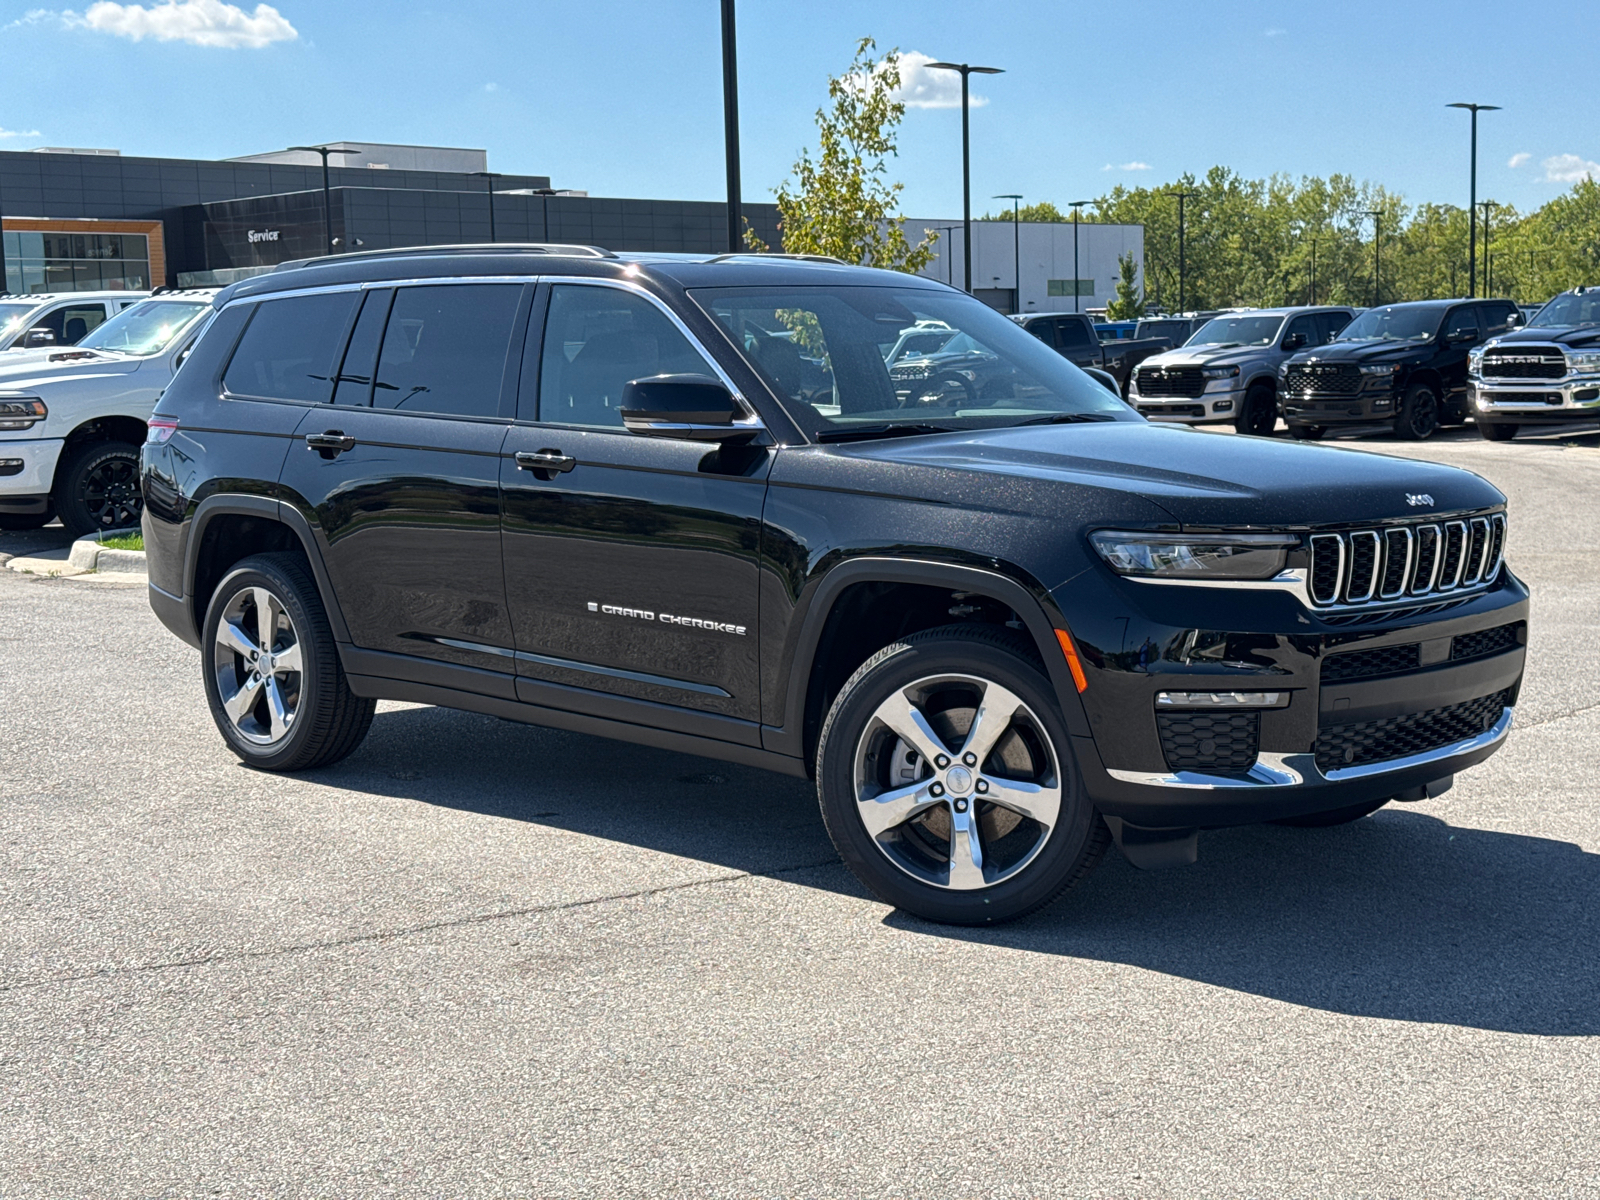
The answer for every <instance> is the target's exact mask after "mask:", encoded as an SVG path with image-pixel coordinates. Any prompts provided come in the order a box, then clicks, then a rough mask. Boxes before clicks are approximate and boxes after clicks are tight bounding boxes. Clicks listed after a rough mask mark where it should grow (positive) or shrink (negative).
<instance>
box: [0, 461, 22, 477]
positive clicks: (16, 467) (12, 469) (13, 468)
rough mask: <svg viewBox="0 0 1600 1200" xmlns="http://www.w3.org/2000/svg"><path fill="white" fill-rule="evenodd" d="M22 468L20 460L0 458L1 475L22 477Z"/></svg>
mask: <svg viewBox="0 0 1600 1200" xmlns="http://www.w3.org/2000/svg"><path fill="white" fill-rule="evenodd" d="M22 467H23V462H22V460H21V459H20V458H0V475H21V474H22Z"/></svg>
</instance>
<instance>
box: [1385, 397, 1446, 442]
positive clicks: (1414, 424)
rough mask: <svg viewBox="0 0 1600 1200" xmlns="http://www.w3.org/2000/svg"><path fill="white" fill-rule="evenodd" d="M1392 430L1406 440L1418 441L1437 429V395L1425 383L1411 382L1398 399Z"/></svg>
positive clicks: (1429, 436)
mask: <svg viewBox="0 0 1600 1200" xmlns="http://www.w3.org/2000/svg"><path fill="white" fill-rule="evenodd" d="M1394 431H1395V433H1396V434H1397V435H1398V436H1399V437H1402V438H1404V439H1405V440H1406V441H1408V442H1420V441H1424V440H1426V439H1427V438H1431V437H1432V436H1433V435H1434V434H1435V433H1437V432H1438V431H1439V396H1438V394H1437V393H1436V392H1435V391H1434V390H1433V388H1432V387H1430V386H1429V385H1428V384H1426V383H1413V384H1412V385H1411V386H1410V387H1408V388H1407V389H1406V394H1405V397H1404V398H1403V399H1402V400H1401V401H1400V415H1399V416H1397V417H1396V418H1395V419H1394Z"/></svg>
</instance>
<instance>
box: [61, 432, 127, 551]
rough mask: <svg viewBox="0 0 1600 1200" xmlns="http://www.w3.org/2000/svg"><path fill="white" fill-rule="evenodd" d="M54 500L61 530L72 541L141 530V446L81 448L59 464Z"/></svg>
mask: <svg viewBox="0 0 1600 1200" xmlns="http://www.w3.org/2000/svg"><path fill="white" fill-rule="evenodd" d="M51 497H52V499H53V501H54V506H55V510H56V514H57V515H58V516H59V517H60V518H61V524H62V527H63V528H65V529H66V531H67V533H68V534H70V535H71V536H72V537H75V538H80V537H83V536H84V535H85V534H90V533H97V532H100V531H103V530H107V529H131V528H133V527H135V526H137V525H138V524H139V517H140V515H141V514H142V513H143V512H144V497H143V495H141V493H140V491H139V447H137V446H130V445H129V444H128V443H127V442H91V443H89V444H88V445H87V446H80V447H78V448H77V449H76V450H73V451H72V452H70V453H69V454H68V455H67V456H66V457H65V459H64V460H63V461H61V462H59V463H57V464H56V483H55V489H54V491H52V492H51Z"/></svg>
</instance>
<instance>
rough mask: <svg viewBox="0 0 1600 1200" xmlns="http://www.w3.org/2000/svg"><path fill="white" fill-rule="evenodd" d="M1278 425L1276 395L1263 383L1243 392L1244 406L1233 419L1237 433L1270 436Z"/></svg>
mask: <svg viewBox="0 0 1600 1200" xmlns="http://www.w3.org/2000/svg"><path fill="white" fill-rule="evenodd" d="M1277 427H1278V396H1277V393H1275V392H1274V391H1273V390H1272V389H1271V388H1270V387H1267V386H1266V385H1265V384H1257V385H1256V386H1255V387H1252V388H1251V389H1250V390H1249V391H1248V392H1246V393H1245V394H1244V408H1243V409H1242V410H1241V411H1240V412H1239V415H1238V416H1237V417H1235V418H1234V420H1233V428H1234V429H1235V430H1236V431H1237V432H1239V433H1247V434H1251V435H1252V436H1254V437H1271V436H1272V431H1273V430H1274V429H1276V428H1277Z"/></svg>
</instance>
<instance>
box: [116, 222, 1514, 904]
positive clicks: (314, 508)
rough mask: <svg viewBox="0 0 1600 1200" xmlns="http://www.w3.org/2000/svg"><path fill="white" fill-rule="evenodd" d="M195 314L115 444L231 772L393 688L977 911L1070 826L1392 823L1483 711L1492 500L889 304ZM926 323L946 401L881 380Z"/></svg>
mask: <svg viewBox="0 0 1600 1200" xmlns="http://www.w3.org/2000/svg"><path fill="white" fill-rule="evenodd" d="M215 304H216V308H217V313H216V316H215V318H214V320H213V322H212V325H211V327H210V329H209V330H208V331H207V333H206V334H205V335H204V336H203V337H202V338H201V340H200V343H199V345H198V347H197V348H196V350H195V351H194V353H193V354H192V355H191V357H190V359H189V362H188V363H187V364H186V366H185V367H184V369H183V371H182V372H180V373H179V375H178V376H177V378H176V379H175V380H174V381H173V383H172V386H171V387H169V388H168V389H167V392H166V395H165V396H163V398H162V400H161V402H160V404H159V405H158V406H157V409H156V413H155V416H154V417H153V418H152V420H151V423H150V437H149V441H148V442H147V443H146V445H145V447H144V476H143V481H144V493H145V499H146V507H145V513H144V531H145V541H146V546H147V547H148V550H149V565H150V593H149V594H150V600H151V604H152V605H153V607H154V608H155V611H156V613H157V614H158V615H159V617H160V618H161V620H162V621H163V622H165V623H166V625H167V626H168V627H169V628H171V629H172V630H173V631H174V632H175V633H177V634H178V635H179V636H180V637H182V638H184V639H185V640H186V641H188V642H189V643H191V644H192V645H194V646H195V647H197V648H198V649H199V650H200V654H201V659H200V661H201V672H200V675H201V684H202V686H203V688H204V692H205V696H206V699H207V701H208V703H209V705H210V708H211V712H212V715H213V717H214V718H215V721H216V724H217V727H218V729H219V730H220V731H221V734H222V737H223V738H224V740H225V741H226V743H227V745H228V747H229V748H230V749H231V750H232V751H233V752H234V753H235V754H237V755H238V756H239V757H240V758H242V759H243V760H245V761H246V762H248V763H251V764H253V765H255V766H257V767H259V768H263V769H266V770H294V769H300V768H307V767H314V766H324V765H326V764H329V763H332V762H335V761H337V760H338V759H340V758H342V757H343V756H345V755H347V754H349V753H350V752H351V751H352V750H354V749H355V747H356V746H357V745H358V744H359V743H360V742H361V740H362V738H363V736H364V735H365V733H366V731H367V727H368V725H369V723H370V722H371V720H372V714H373V704H374V702H375V701H376V700H378V699H380V698H390V699H398V700H409V701H417V702H423V703H428V704H437V705H444V706H448V707H454V708H461V709H467V710H470V711H474V712H480V713H491V714H495V715H498V716H502V717H506V718H509V719H511V720H517V721H526V722H531V723H534V724H542V725H550V726H556V727H559V728H563V729H569V730H578V731H582V732H586V733H592V734H600V735H604V736H607V737H612V738H620V739H623V740H627V741H634V742H641V743H645V744H648V745H652V746H659V747H666V748H670V749H674V750H680V751H685V752H691V753H695V754H704V755H709V756H713V757H721V758H724V759H729V760H734V761H738V762H743V763H749V764H754V765H756V766H760V767H765V768H770V769H772V770H775V771H782V772H787V773H790V774H793V775H798V776H808V775H809V776H814V777H815V779H816V781H817V787H818V792H819V797H820V801H821V807H822V814H823V817H824V820H825V822H826V824H827V828H828V831H829V833H830V834H831V835H832V837H833V840H834V843H835V845H836V846H837V847H838V849H839V852H840V854H841V855H842V856H843V858H844V860H845V861H846V862H847V863H848V864H849V865H850V867H851V868H852V869H853V870H854V871H855V872H856V873H857V874H858V875H859V876H860V878H861V879H862V880H863V881H864V883H865V884H866V885H867V886H868V887H870V888H871V889H872V890H873V891H874V892H875V893H877V894H878V895H879V896H881V897H882V898H883V899H885V900H886V901H888V902H889V903H891V904H895V905H898V906H901V907H903V908H905V909H907V910H909V911H912V912H916V913H920V914H922V915H924V916H927V917H930V918H933V919H936V920H941V921H951V922H966V923H984V922H990V921H997V920H1004V919H1006V918H1010V917H1015V916H1017V915H1019V914H1021V913H1024V912H1027V911H1030V910H1032V909H1034V908H1037V907H1039V906H1040V905H1043V904H1045V903H1047V902H1049V901H1050V900H1051V899H1053V898H1054V897H1055V896H1057V895H1058V894H1060V893H1061V892H1062V891H1064V890H1065V889H1067V888H1068V887H1070V886H1072V884H1074V883H1075V882H1076V881H1077V880H1078V879H1079V878H1081V877H1082V876H1083V875H1084V874H1085V873H1086V872H1087V871H1088V870H1089V869H1090V867H1092V866H1093V865H1094V863H1095V862H1096V860H1097V859H1098V858H1099V856H1100V855H1101V853H1102V852H1103V851H1104V849H1105V847H1106V846H1107V844H1108V843H1109V842H1110V841H1116V842H1117V843H1118V844H1119V846H1120V847H1121V848H1122V850H1123V852H1124V853H1125V854H1126V855H1127V856H1128V858H1129V859H1131V860H1132V861H1133V862H1135V863H1137V864H1139V865H1141V866H1157V865H1162V864H1168V863H1177V862H1185V861H1192V860H1193V858H1194V855H1195V847H1196V835H1197V831H1199V830H1201V829H1206V828H1214V827H1218V826H1227V825H1236V824H1242V823H1248V822H1255V821H1262V820H1280V821H1289V822H1291V823H1300V824H1312V825H1319V824H1332V823H1337V822H1340V821H1345V820H1350V819H1353V818H1355V817H1357V816H1359V815H1362V814H1365V813H1367V812H1370V811H1372V810H1374V809H1376V808H1378V807H1379V806H1381V805H1382V804H1384V803H1385V802H1386V801H1388V800H1391V799H1400V800H1421V799H1424V798H1426V797H1429V796H1433V795H1436V794H1438V793H1439V792H1441V791H1442V790H1443V789H1444V788H1446V787H1447V786H1448V785H1449V783H1450V781H1451V777H1452V776H1453V775H1454V773H1455V772H1457V771H1460V770H1462V769H1464V768H1467V767H1470V766H1472V765H1473V764H1475V763H1478V762H1481V761H1482V760H1483V759H1485V758H1487V757H1488V756H1489V755H1490V754H1492V753H1494V752H1495V750H1496V749H1497V748H1498V747H1499V746H1500V745H1501V743H1502V741H1503V740H1504V738H1505V736H1506V733H1507V730H1508V728H1509V727H1510V724H1511V718H1512V711H1513V708H1514V706H1515V703H1516V697H1517V689H1518V687H1519V685H1520V683H1521V679H1522V667H1523V655H1524V649H1523V647H1524V641H1525V630H1526V622H1527V616H1528V593H1527V591H1526V590H1525V589H1524V587H1523V585H1522V584H1521V583H1520V582H1519V581H1518V580H1517V579H1516V578H1515V576H1513V575H1512V573H1511V572H1510V571H1509V570H1508V569H1507V568H1506V567H1505V565H1504V563H1503V561H1502V559H1503V553H1504V549H1505V544H1506V523H1505V501H1504V497H1503V496H1501V494H1500V493H1499V492H1497V491H1496V490H1495V489H1494V488H1493V487H1491V486H1490V485H1489V484H1488V483H1486V482H1484V481H1483V480H1482V479H1480V478H1478V477H1477V476H1475V475H1472V474H1469V473H1467V472H1465V471H1459V470H1454V469H1452V468H1448V467H1443V466H1436V465H1433V464H1430V463H1421V462H1409V461H1401V460H1397V459H1393V458H1388V457H1381V456H1377V455H1369V454H1364V453H1360V452H1357V451H1351V450H1343V449H1333V448H1328V447H1322V446H1317V445H1306V444H1294V443H1288V442H1283V443H1278V442H1272V441H1266V440H1261V439H1254V438H1240V439H1212V440H1211V441H1208V442H1207V444H1206V446H1205V452H1204V453H1203V454H1200V453H1196V447H1197V446H1198V440H1197V439H1199V438H1201V437H1203V436H1204V435H1202V434H1199V433H1196V432H1194V431H1192V430H1190V429H1187V428H1183V427H1174V426H1165V427H1163V426H1156V425H1151V424H1149V423H1147V422H1146V421H1145V420H1144V419H1143V418H1141V417H1140V416H1139V415H1138V414H1137V413H1135V412H1133V411H1132V410H1131V409H1129V408H1128V407H1127V406H1126V405H1124V404H1123V403H1121V402H1120V401H1119V400H1118V399H1117V398H1116V397H1115V396H1113V395H1111V394H1110V393H1109V392H1108V391H1107V390H1106V389H1104V388H1103V387H1100V386H1099V385H1097V384H1095V383H1093V382H1092V381H1091V380H1089V379H1088V377H1087V376H1085V375H1084V374H1083V373H1082V372H1081V371H1080V370H1079V369H1078V368H1076V367H1075V366H1073V365H1072V364H1071V363H1069V362H1068V361H1067V360H1066V359H1064V358H1063V357H1061V355H1059V354H1058V353H1056V352H1055V351H1054V350H1052V349H1050V348H1049V347H1047V346H1045V345H1044V344H1042V343H1041V342H1039V341H1038V339H1036V338H1034V337H1032V336H1031V335H1030V334H1028V333H1027V332H1026V331H1025V330H1023V329H1021V328H1020V327H1019V326H1018V325H1017V324H1016V323H1015V322H1013V321H1010V320H1008V319H1006V318H1005V317H1003V316H1001V315H1000V314H998V313H996V312H994V311H992V310H991V309H989V308H987V307H986V306H985V305H983V304H982V303H980V302H979V301H977V300H975V299H973V298H972V297H970V296H967V295H965V294H963V293H961V292H957V291H955V290H953V289H951V288H949V287H946V286H944V285H942V284H938V283H935V282H932V281H930V280H925V279H919V278H915V277H909V276H905V275H899V274H893V273H890V272H885V271H875V270H870V269H865V268H860V267H854V266H846V265H844V264H842V263H839V264H831V263H828V262H818V261H804V262H801V261H790V260H785V259H782V258H776V257H754V256H747V255H732V256H719V257H716V258H709V257H708V258H705V259H690V258H682V257H671V256H662V257H652V256H649V255H616V254H608V253H605V252H602V251H595V250H585V249H581V248H573V247H565V248H563V247H523V248H507V247H494V248H484V247H471V248H458V249H453V250H450V249H431V250H417V251H407V252H384V253H378V254H369V255H359V254H358V255H350V256H338V257H330V258H326V259H322V260H317V261H315V262H311V263H304V264H301V263H295V264H288V265H286V266H284V267H280V268H279V269H278V270H277V271H275V272H274V273H272V274H270V275H264V276H260V277H258V278H255V279H251V280H248V281H245V282H242V283H239V284H235V285H234V286H232V287H230V288H228V289H226V290H224V291H223V292H222V293H221V294H220V295H219V296H218V297H217V300H216V302H215ZM935 322H937V323H942V324H943V325H946V326H948V327H950V328H952V329H955V330H957V331H958V332H959V333H960V334H962V335H964V336H965V337H968V338H970V339H971V340H972V341H973V342H974V343H976V344H978V345H980V346H982V347H983V348H984V349H985V351H986V352H987V353H990V354H992V355H993V356H994V358H995V359H996V360H997V362H998V363H999V364H1000V365H1001V366H1003V368H1004V371H1003V372H1002V370H1001V369H1000V367H999V366H997V367H996V368H995V369H994V370H992V371H991V372H990V373H989V374H988V376H987V377H986V385H985V387H984V389H983V390H982V392H981V394H978V395H971V394H969V393H968V392H967V391H966V390H965V389H962V388H956V387H951V386H946V385H945V384H944V383H943V382H941V381H939V380H938V379H936V378H933V377H929V378H926V379H924V378H910V377H906V376H904V375H900V376H897V375H896V374H895V372H894V371H892V370H891V367H890V364H889V363H888V361H887V358H888V356H890V355H891V354H892V353H893V352H894V349H895V346H896V345H897V344H899V343H900V341H901V339H902V338H903V337H904V336H905V335H906V331H908V330H915V329H918V328H919V327H920V328H924V329H925V328H928V327H929V326H930V324H931V323H935ZM819 373H820V378H819ZM752 802H753V803H758V802H759V799H758V798H756V797H752Z"/></svg>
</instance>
